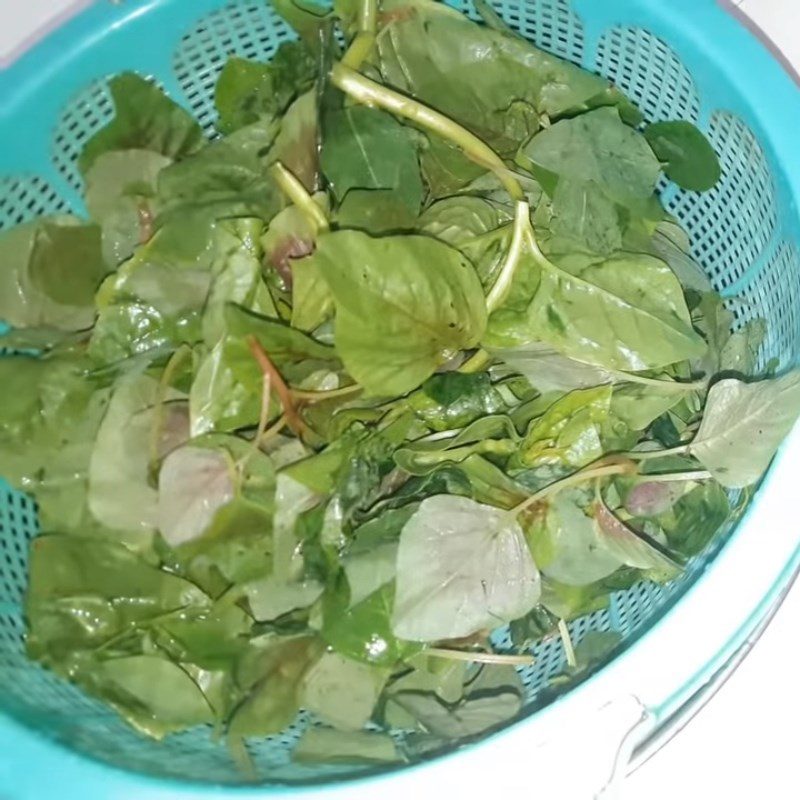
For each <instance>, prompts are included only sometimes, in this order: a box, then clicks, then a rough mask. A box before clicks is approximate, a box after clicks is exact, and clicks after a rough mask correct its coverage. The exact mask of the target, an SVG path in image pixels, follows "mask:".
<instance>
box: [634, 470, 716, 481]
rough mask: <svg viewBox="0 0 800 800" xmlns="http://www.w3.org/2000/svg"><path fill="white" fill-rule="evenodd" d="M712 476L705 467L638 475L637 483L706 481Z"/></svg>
mask: <svg viewBox="0 0 800 800" xmlns="http://www.w3.org/2000/svg"><path fill="white" fill-rule="evenodd" d="M713 477H714V476H713V475H712V474H711V473H710V472H709V471H708V470H705V469H698V470H692V471H690V472H665V473H663V474H658V473H655V474H653V475H639V476H638V477H637V479H636V482H637V483H672V482H678V481H707V480H710V479H711V478H713Z"/></svg>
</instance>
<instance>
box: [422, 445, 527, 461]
mask: <svg viewBox="0 0 800 800" xmlns="http://www.w3.org/2000/svg"><path fill="white" fill-rule="evenodd" d="M516 451H517V445H516V443H515V442H512V441H511V440H510V439H486V440H485V441H483V442H476V443H474V444H466V445H463V446H462V447H454V448H453V449H452V450H430V451H425V450H417V451H416V452H415V456H416V463H417V464H420V465H425V466H433V465H435V464H441V463H447V462H453V463H456V464H458V463H460V462H461V461H463V460H464V459H466V458H469V456H471V455H491V456H510V455H512V454H513V453H515V452H516Z"/></svg>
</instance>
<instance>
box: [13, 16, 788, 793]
mask: <svg viewBox="0 0 800 800" xmlns="http://www.w3.org/2000/svg"><path fill="white" fill-rule="evenodd" d="M101 1H104V2H105V1H107V0H101ZM82 2H83V0H0V63H2V61H3V59H4V56H8V55H9V54H10V53H12V52H13V51H14V50H15V49H17V48H18V47H19V44H20V42H23V41H25V40H27V39H29V38H30V37H31V36H33V35H35V34H36V32H37V31H40V30H42V28H44V27H46V26H47V24H48V23H49V22H51V21H52V20H54V19H57V18H58V17H59V16H60V15H62V14H64V13H65V12H66V11H68V10H70V9H71V8H75V7H76V6H78V5H81V4H82ZM183 2H191V0H183ZM664 2H668V0H664ZM738 4H739V5H740V7H741V8H742V9H743V10H745V11H746V12H747V13H748V14H750V15H751V16H752V17H753V19H754V20H755V21H756V22H757V23H758V24H759V25H760V26H761V27H762V28H763V29H764V30H765V31H766V32H767V33H768V35H769V36H770V37H771V38H772V40H773V41H774V42H775V43H776V44H777V45H778V46H779V47H780V48H781V49H782V50H783V52H784V53H785V54H786V55H787V57H788V58H789V59H790V60H791V61H793V63H794V64H795V65H796V66H797V68H798V70H800V3H798V0H740V2H739V3H738ZM799 118H800V115H799ZM798 147H800V144H798ZM767 533H768V532H767ZM720 602H724V598H721V599H720ZM799 631H800V586H798V587H797V588H795V590H794V591H793V592H792V594H791V595H790V598H789V600H788V601H787V603H786V604H785V606H784V608H783V609H782V610H781V611H780V612H779V614H778V617H777V618H776V620H775V621H774V623H773V624H772V626H771V627H770V628H769V630H768V631H767V633H766V634H765V635H764V638H763V639H762V641H761V642H760V643H759V644H758V646H757V647H756V650H755V652H754V653H753V654H751V656H750V657H749V658H748V659H747V660H746V661H745V663H744V664H743V665H742V666H741V668H740V669H739V670H738V671H737V673H736V674H735V675H734V676H733V677H732V678H731V679H730V681H729V682H728V683H727V684H726V685H725V686H724V687H723V688H722V690H721V691H720V693H719V694H718V695H717V697H715V698H714V699H713V700H712V701H711V703H710V704H709V705H708V707H707V708H706V709H704V710H703V711H702V712H701V713H700V715H699V716H698V717H697V718H696V719H695V720H694V721H692V722H691V723H690V724H689V726H688V727H687V728H686V730H684V731H683V732H682V733H681V734H680V735H679V736H678V737H677V738H676V739H675V740H674V741H673V742H672V743H670V744H669V745H668V746H667V747H666V748H665V749H664V750H663V751H662V752H661V753H659V754H658V755H657V756H656V757H655V758H653V759H652V760H651V761H650V762H649V763H647V764H645V765H644V767H642V768H641V769H640V770H639V772H637V773H636V774H635V775H633V776H632V777H631V778H630V779H629V780H628V781H627V783H626V784H625V786H624V787H623V794H622V797H621V800H644V799H645V798H646V800H675V798H681V800H701V798H702V800H706V798H714V800H716V798H726V799H728V798H729V799H731V800H739V798H750V797H764V798H769V800H797V798H800V779H798V777H797V758H798V744H800V734H799V733H798V722H797V719H798V717H800V680H798V677H797V676H798V668H797V657H798V655H800V643H798V632H799ZM553 800H558V798H553Z"/></svg>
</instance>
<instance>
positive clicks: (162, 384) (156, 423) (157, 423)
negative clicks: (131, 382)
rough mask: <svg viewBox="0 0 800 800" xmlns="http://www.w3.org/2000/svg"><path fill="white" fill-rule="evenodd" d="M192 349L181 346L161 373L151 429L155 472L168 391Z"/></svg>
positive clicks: (152, 468)
mask: <svg viewBox="0 0 800 800" xmlns="http://www.w3.org/2000/svg"><path fill="white" fill-rule="evenodd" d="M191 353H192V348H191V347H189V345H187V344H183V345H181V346H180V347H179V348H178V349H177V350H176V351H175V352H174V353H173V354H172V356H171V357H170V359H169V361H168V362H167V366H166V367H164V372H162V373H161V380H159V382H158V389H157V390H156V402H155V406H154V408H153V422H152V426H151V428H150V442H149V444H150V448H149V452H150V459H149V469H150V471H151V472H154V471H155V469H156V466H157V465H158V462H159V461H160V460H161V453H160V452H159V449H160V447H159V445H160V443H161V427H162V425H163V424H164V402H165V399H166V396H167V391H168V390H169V386H170V384H171V383H172V379H173V378H174V377H175V373H176V372H177V371H178V367H180V365H181V364H183V361H184V359H185V358H186V357H187V356H189V355H191Z"/></svg>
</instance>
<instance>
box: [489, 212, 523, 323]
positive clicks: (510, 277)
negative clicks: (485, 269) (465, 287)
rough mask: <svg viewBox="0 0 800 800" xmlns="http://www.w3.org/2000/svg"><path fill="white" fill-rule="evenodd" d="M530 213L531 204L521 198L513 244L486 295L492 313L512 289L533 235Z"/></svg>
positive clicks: (516, 214) (516, 213) (515, 220)
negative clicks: (528, 242) (526, 247)
mask: <svg viewBox="0 0 800 800" xmlns="http://www.w3.org/2000/svg"><path fill="white" fill-rule="evenodd" d="M530 215H531V209H530V206H529V205H528V204H527V203H526V202H525V201H524V200H520V201H519V202H518V203H517V206H516V209H515V211H514V234H513V236H512V237H511V246H510V247H509V248H508V252H507V253H506V257H505V260H504V261H503V266H502V267H501V269H500V274H499V275H498V276H497V280H496V281H495V282H494V285H493V286H492V288H491V290H490V291H489V294H488V295H487V296H486V310H487V311H488V312H489V313H490V314H491V313H492V311H495V310H496V309H498V308H499V307H500V306H501V305H502V304H503V303H504V302H505V299H506V298H507V297H508V293H509V292H510V291H511V284H512V283H513V281H514V275H515V274H516V271H517V267H518V266H519V263H520V261H521V259H522V254H523V253H524V251H525V244H526V241H527V240H528V239H529V238H531V236H532V231H531V224H530Z"/></svg>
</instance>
